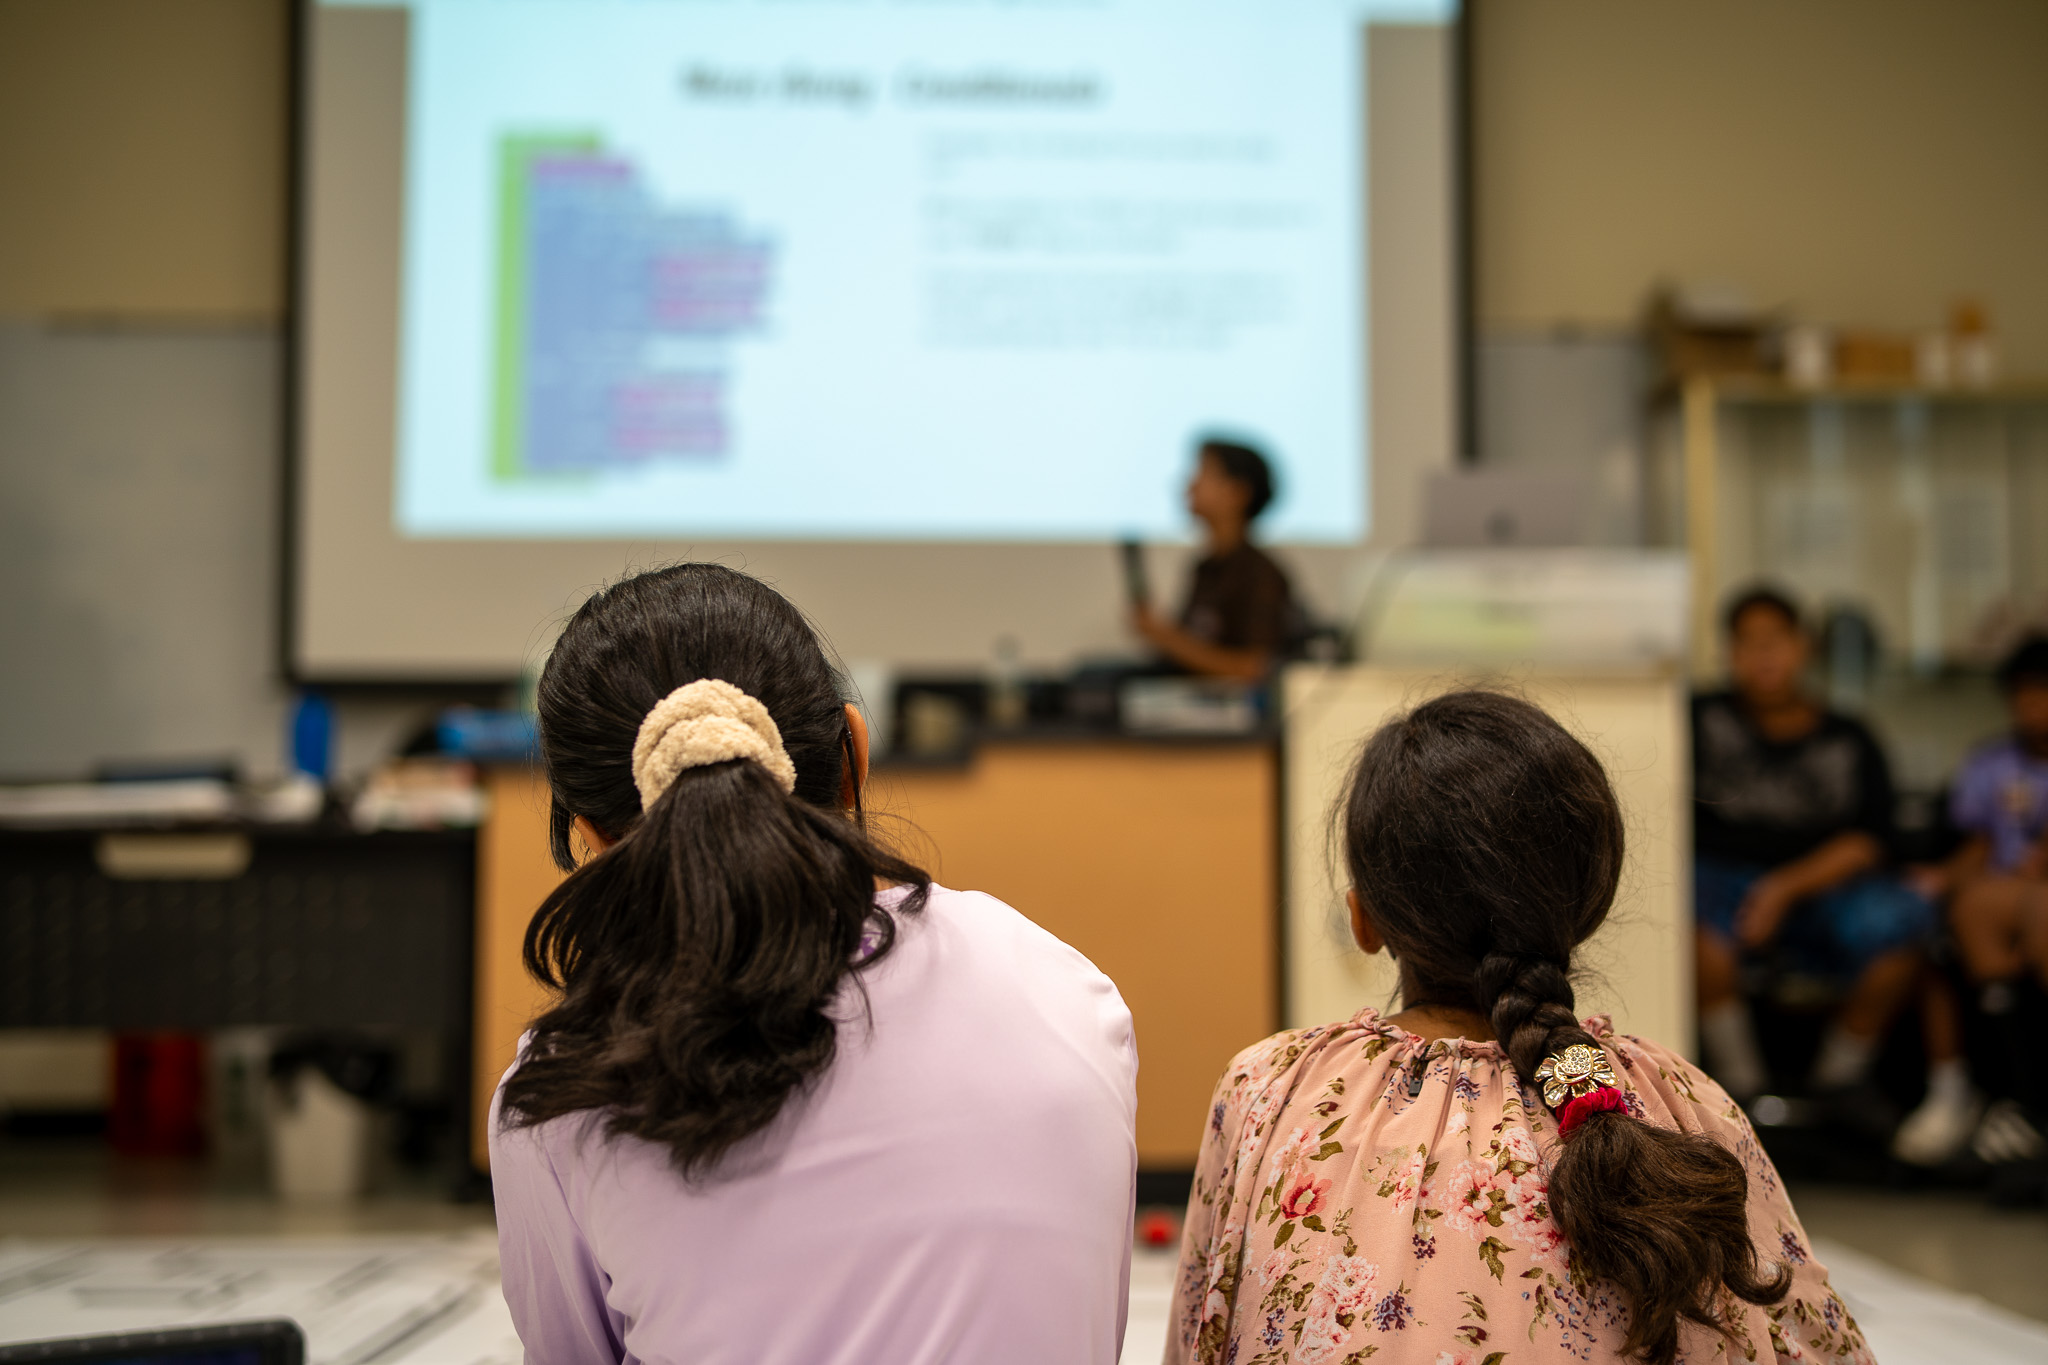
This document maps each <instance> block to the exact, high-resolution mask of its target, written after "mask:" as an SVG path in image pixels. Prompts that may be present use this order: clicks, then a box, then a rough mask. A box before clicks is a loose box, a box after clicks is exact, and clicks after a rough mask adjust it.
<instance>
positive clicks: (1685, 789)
mask: <svg viewBox="0 0 2048 1365" xmlns="http://www.w3.org/2000/svg"><path fill="white" fill-rule="evenodd" d="M1460 681H1469V680H1461V679H1459V678H1457V677H1456V676H1455V675H1452V674H1449V673H1441V672H1440V673H1427V672H1421V671H1405V672H1404V671H1401V670H1397V669H1381V668H1352V667H1337V666H1331V665H1321V664H1297V665H1294V666H1293V667H1291V668H1289V669H1288V670H1287V673H1286V675H1285V677H1284V678H1283V680H1282V686H1281V698H1282V709H1283V714H1284V716H1285V717H1286V722H1285V723H1286V737H1287V738H1286V767H1287V791H1286V801H1287V812H1288V815H1287V828H1288V849H1287V869H1288V870H1287V886H1288V897H1287V973H1286V979H1287V1023H1288V1026H1289V1027H1291V1028H1299V1027H1304V1026H1307V1025H1311V1024H1321V1023H1328V1022H1330V1021H1332V1020H1336V1019H1345V1018H1349V1017H1350V1016H1351V1015H1352V1014H1354V1013H1356V1012H1357V1011H1358V1010H1359V1009H1360V1008H1361V1007H1363V1006H1365V1005H1377V1006H1382V1007H1384V1006H1385V1005H1387V1004H1388V1003H1389V1002H1390V1001H1391V1000H1392V999H1393V998H1394V995H1395V989H1396V983H1395V976H1394V971H1393V969H1392V967H1391V965H1390V964H1389V962H1388V960H1387V957H1386V955H1385V954H1380V955H1378V956H1375V957H1370V958H1369V957H1367V956H1365V954H1363V953H1361V952H1359V951H1358V949H1357V948H1356V947H1355V946H1354V945H1353V944H1352V942H1351V929H1350V920H1349V915H1348V912H1347V911H1346V910H1345V908H1344V902H1343V897H1342V891H1343V888H1344V885H1345V881H1344V877H1343V873H1342V870H1341V866H1340V863H1341V858H1342V850H1341V849H1339V848H1335V847H1333V846H1332V844H1331V841H1330V829H1331V826H1330V810H1331V807H1332V805H1333V804H1334V803H1335V802H1336V801H1338V800H1339V799H1340V798H1341V795H1342V792H1343V786H1344V779H1345V776H1346V775H1347V773H1348V772H1349V770H1350V766H1351V764H1352V763H1353V762H1355V761H1356V760H1357V758H1358V752H1359V750H1360V748H1362V747H1363V745H1364V743H1365V740H1366V737H1367V736H1368V735H1370V734H1371V733H1372V732H1373V731H1374V730H1375V729H1377V728H1378V727H1379V725H1380V724H1381V723H1382V722H1383V721H1385V720H1386V719H1387V718H1388V717H1389V716H1391V715H1393V714H1394V713H1396V712H1398V711H1400V710H1403V709H1405V708H1407V707H1411V706H1414V705H1416V704H1418V703H1420V702H1423V701H1426V700H1428V699H1429V698H1430V697H1432V696H1435V695H1436V694H1437V693H1439V692H1442V691H1444V690H1446V689H1447V688H1449V687H1451V686H1453V685H1456V684H1458V683H1459V682H1460ZM1510 681H1511V683H1512V684H1513V685H1514V686H1515V687H1516V688H1517V689H1518V690H1519V691H1520V693H1521V694H1522V695H1523V696H1526V697H1527V698H1528V699H1529V700H1530V701H1533V702H1535V703H1536V704H1537V705H1539V706H1541V707H1543V708H1544V709H1546V710H1548V711H1549V712H1550V713H1551V714H1552V715H1554V716H1556V717H1557V718H1558V720H1560V721H1562V722H1563V723H1564V725H1565V727H1566V728H1567V729H1569V730H1571V731H1572V732H1573V733H1574V734H1576V735H1578V736H1579V738H1580V739H1582V740H1584V741H1585V742H1586V744H1587V745H1588V747H1590V748H1591V749H1592V750H1593V752H1594V753H1595V754H1597V755H1598V756H1599V758H1600V761H1601V762H1602V763H1604V764H1605V765H1606V767H1607V775H1608V778H1609V780H1611V781H1612V782H1613V784H1614V788H1615V794H1616V795H1617V797H1619V799H1620V801H1621V805H1622V815H1623V819H1624V822H1625V830H1626V834H1625V837H1626V840H1627V861H1626V863H1625V864H1624V866H1623V868H1622V874H1621V891H1620V894H1619V896H1617V898H1616V900H1615V903H1614V909H1613V912H1612V913H1610V914H1609V916H1608V918H1607V923H1606V925H1605V926H1603V927H1602V928H1601V929H1600V931H1599V932H1598V933H1596V934H1594V935H1593V937H1592V939H1590V940H1589V941H1588V942H1587V943H1586V945H1585V946H1584V948H1582V949H1581V951H1580V966H1581V971H1582V973H1583V979H1582V980H1581V982H1580V983H1579V991H1578V996H1579V1012H1580V1013H1581V1014H1593V1013H1599V1012H1607V1013H1612V1014H1613V1016H1614V1023H1615V1027H1617V1028H1619V1029H1621V1030H1623V1031H1624V1032H1627V1033H1634V1034H1638V1035H1641V1036H1643V1037H1647V1038H1651V1039H1654V1040H1656V1041H1657V1042H1659V1043H1662V1044H1664V1045H1665V1046H1666V1047H1669V1048H1672V1049H1673V1050H1675V1051H1677V1052H1680V1053H1690V1052H1691V1051H1692V1044H1693V975H1692V890H1691V885H1690V881H1691V870H1692V798H1691V777H1690V771H1691V764H1690V759H1689V754H1690V748H1689V741H1688V739H1687V734H1686V696H1685V688H1684V681H1683V679H1681V678H1680V677H1679V676H1678V675H1677V674H1676V673H1667V672H1657V673H1649V672H1642V673H1629V672H1613V673H1597V672H1583V673H1564V672H1557V673H1529V674H1524V675H1521V676H1519V677H1516V678H1513V679H1511V680H1510Z"/></svg>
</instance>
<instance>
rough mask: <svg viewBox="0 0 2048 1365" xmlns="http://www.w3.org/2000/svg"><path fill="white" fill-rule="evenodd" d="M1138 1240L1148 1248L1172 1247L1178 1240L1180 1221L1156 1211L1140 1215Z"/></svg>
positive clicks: (1170, 1215) (1168, 1214)
mask: <svg viewBox="0 0 2048 1365" xmlns="http://www.w3.org/2000/svg"><path fill="white" fill-rule="evenodd" d="M1138 1240H1139V1241H1140V1242H1143V1243H1144V1244H1145V1245H1146V1246H1148V1247H1166V1246H1172V1245H1173V1244H1174V1243H1175V1242H1177V1241H1179V1240H1180V1219H1178V1218H1176V1217H1174V1216H1173V1215H1172V1214H1170V1213H1162V1212H1160V1211H1158V1210H1156V1209H1155V1210H1153V1211H1152V1212H1150V1213H1144V1214H1140V1215H1139V1216H1138Z"/></svg>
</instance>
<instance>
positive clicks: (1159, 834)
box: [472, 739, 1279, 1170]
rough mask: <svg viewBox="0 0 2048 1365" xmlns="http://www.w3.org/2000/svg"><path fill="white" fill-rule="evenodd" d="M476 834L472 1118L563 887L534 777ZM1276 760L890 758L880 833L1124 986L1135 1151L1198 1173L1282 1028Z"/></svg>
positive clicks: (519, 776)
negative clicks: (1233, 1101) (525, 941)
mask: <svg viewBox="0 0 2048 1365" xmlns="http://www.w3.org/2000/svg"><path fill="white" fill-rule="evenodd" d="M489 781H490V791H491V815H490V818H489V820H488V822H487V823H486V825H485V827H484V830H483V835H482V838H481V840H480V842H479V844H478V887H477V902H478V908H477V941H476V1011H477V1017H476V1087H477V1090H476V1096H477V1108H476V1111H475V1112H476V1114H477V1116H478V1122H477V1124H476V1126H475V1129H474V1133H473V1143H472V1151H473V1154H474V1156H475V1158H476V1162H477V1165H478V1167H479V1168H483V1167H484V1166H485V1165H486V1164H487V1161H488V1156H487V1153H486V1150H485V1137H484V1135H485V1128H484V1126H483V1120H484V1116H485V1115H487V1114H488V1112H489V1102H490V1096H491V1093H492V1091H493V1090H494V1089H495V1087H496V1085H497V1082H498V1077H499V1076H500V1075H502V1074H503V1072H504V1070H505V1068H506V1067H507V1066H509V1065H510V1064H511V1061H512V1055H513V1051H514V1049H515V1047H516V1046H517V1044H518V1040H519V1035H520V1033H521V1031H522V1030H523V1029H524V1028H525V1026H526V1022H527V1020H529V1019H530V1018H532V1017H533V1015H534V1014H535V1013H536V1012H537V1011H538V1009H539V1008H540V1007H541V1004H542V1002H543V995H542V992H541V991H540V989H539V988H538V987H537V986H535V985H534V984H533V982H532V981H530V980H529V979H528V978H527V976H526V974H525V972H524V970H523V969H522V968H521V966H520V964H519V948H520V943H521V941H522V938H523V936H524V934H525V932H526V924H527V921H528V920H529V919H530V918H531V917H532V915H533V911H534V909H535V908H536V907H537V906H538V905H539V904H540V902H541V900H542V899H543V898H545V896H546V895H547V893H548V892H549V891H550V890H551V889H553V887H554V886H555V884H556V883H557V882H558V881H559V880H560V874H558V873H557V872H556V871H555V869H554V865H553V864H552V863H551V862H550V861H549V859H548V853H547V795H546V791H545V789H544V787H543V786H542V784H541V782H540V779H539V777H538V775H537V774H534V773H531V772H527V771H523V770H506V771H501V772H498V773H494V774H492V775H491V777H490V779H489ZM1276 799H1277V777H1276V758H1275V754H1274V751H1273V748H1272V746H1271V745H1270V744H1266V743H1257V742H1250V741H1247V742H1243V743H1152V742H1142V741H1134V740H1117V739H1101V740H1072V741H1050V742H1048V741H1023V742H1017V743H1003V742H995V743H990V744H985V745H984V746H982V748H981V749H980V750H979V751H978V752H977V753H976V755H975V756H974V759H973V761H972V762H971V763H969V764H967V765H965V766H963V767H960V768H941V769H925V768H884V769H882V770H880V771H878V772H877V773H876V774H875V777H874V780H873V781H872V783H871V784H870V786H869V793H868V803H869V806H870V809H871V810H872V812H873V813H874V823H875V829H876V832H877V834H878V835H880V836H882V837H884V838H887V839H889V840H890V841H891V842H893V843H895V844H896V845H898V846H899V847H901V848H902V849H903V850H904V851H905V852H906V853H908V854H909V855H911V856H912V857H913V858H914V859H915V860H917V861H918V862H919V863H921V864H922V865H923V866H924V868H925V869H926V870H927V871H928V872H930V873H931V874H932V875H933V876H934V877H936V878H937V879H938V880H939V881H941V882H942V883H944V884H945V885H947V886H952V887H957V888H960V889H962V890H975V891H986V892H988V893H989V894H991V895H994V896H997V897H1000V898H1001V899H1003V900H1005V901H1007V902H1009V903H1010V904H1011V905H1013V906H1015V907H1016V908H1017V909H1019V910H1020V911H1022V912H1023V913H1025V914H1027V915H1029V916H1030V917H1031V918H1032V919H1034V920H1036V921H1038V922H1039V923H1040V924H1043V925H1044V926H1045V927H1046V928H1047V929H1050V930H1051V931H1052V932H1053V933H1055V934H1057V935H1058V936H1059V937H1060V938H1062V939H1064V940H1066V941H1067V942H1068V943H1070V944H1072V945H1073V946H1074V947H1076V948H1078V949H1080V951H1081V952H1082V953H1084V954H1086V955H1087V957H1088V958H1089V959H1090V960H1091V961H1093V962H1094V963H1095V965H1096V966H1098V967H1100V968H1101V969H1102V970H1103V971H1104V972H1105V973H1107V974H1108V976H1109V977H1110V978H1111V979H1112V980H1113V981H1115V982H1116V983H1117V987H1118V989H1120V990H1121V991H1122V992H1123V996H1124V999H1125V1001H1126V1002H1127V1003H1128V1004H1129V1005H1130V1007H1131V1013H1132V1015H1133V1017H1134V1018H1135V1019H1136V1021H1137V1029H1138V1048H1139V1056H1140V1067H1139V1072H1138V1159H1139V1162H1140V1164H1142V1165H1143V1166H1145V1167H1147V1168H1148V1169H1158V1170H1178V1169H1187V1168H1190V1167H1192V1166H1193V1165H1194V1159H1195V1152H1196V1148H1197V1146H1198V1144H1199V1142H1200V1139H1201V1133H1202V1124H1203V1121H1204V1116H1205V1114H1206V1111H1207V1109H1208V1103H1209V1095H1210V1091H1211V1089H1212V1088H1213V1087H1214V1085H1215V1083H1216V1079H1217V1077H1218V1076H1220V1075H1221V1074H1222V1071H1223V1066H1224V1064H1225V1063H1226V1062H1227V1061H1229V1059H1230V1057H1231V1055H1232V1054H1233V1053H1235V1052H1236V1051H1238V1049H1240V1048H1243V1047H1245V1046H1247V1045H1248V1044H1250V1043H1253V1042H1256V1041H1257V1040H1259V1039H1260V1038H1263V1037H1265V1036H1266V1035H1267V1034H1269V1033H1271V1032H1272V1031H1273V1030H1274V1029H1276V1028H1277V1027H1279V1003H1278V977H1279V964H1278V960H1277V926H1278V916H1279V909H1278V866H1277V858H1278V852H1277V842H1278V833H1277V831H1278V823H1277V817H1276V805H1275V802H1276Z"/></svg>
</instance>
